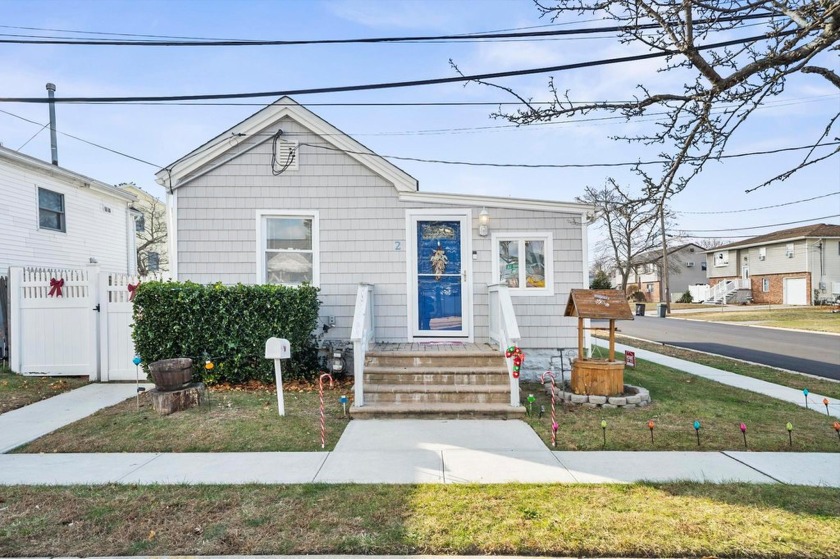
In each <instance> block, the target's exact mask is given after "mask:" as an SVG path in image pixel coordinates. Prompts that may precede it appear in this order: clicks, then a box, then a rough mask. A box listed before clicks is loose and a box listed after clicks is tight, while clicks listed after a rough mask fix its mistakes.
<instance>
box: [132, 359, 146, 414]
mask: <svg viewBox="0 0 840 559" xmlns="http://www.w3.org/2000/svg"><path fill="white" fill-rule="evenodd" d="M131 362H132V363H134V379H135V385H136V387H137V388H136V392H137V395H136V396H135V398H134V399H135V400H137V409H138V410H139V409H140V393H141V392H145V390H146V389H145V388H140V363H142V362H143V360H142V359H140V356H139V355H135V356H134V359H132V360H131Z"/></svg>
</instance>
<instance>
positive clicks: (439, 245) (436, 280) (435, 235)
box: [415, 219, 466, 337]
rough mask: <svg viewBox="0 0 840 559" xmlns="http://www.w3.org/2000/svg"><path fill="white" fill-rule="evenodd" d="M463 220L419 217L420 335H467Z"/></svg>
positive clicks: (418, 321) (418, 306)
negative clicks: (423, 218) (424, 218)
mask: <svg viewBox="0 0 840 559" xmlns="http://www.w3.org/2000/svg"><path fill="white" fill-rule="evenodd" d="M462 223H463V222H462V220H459V219H444V220H417V233H416V234H417V244H416V246H417V254H416V259H417V324H416V325H415V332H416V334H417V335H418V336H429V337H437V336H463V335H466V325H465V321H464V297H463V295H464V294H463V288H464V286H465V285H466V271H465V269H464V262H463V254H462V252H463V249H462V242H461V241H462V239H461V235H462Z"/></svg>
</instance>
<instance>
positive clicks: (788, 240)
mask: <svg viewBox="0 0 840 559" xmlns="http://www.w3.org/2000/svg"><path fill="white" fill-rule="evenodd" d="M837 238H840V237H826V236H821V237H816V236H809V237H806V236H803V235H800V236H799V237H787V238H784V239H776V240H774V241H764V242H763V243H747V244H743V245H731V246H729V247H726V248H721V247H718V248H710V249H709V250H707V251H706V254H713V253H715V252H724V251H727V250H741V249H742V248H754V247H767V246H770V245H780V244H784V243H792V242H795V241H803V240H807V239H837Z"/></svg>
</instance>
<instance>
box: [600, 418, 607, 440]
mask: <svg viewBox="0 0 840 559" xmlns="http://www.w3.org/2000/svg"><path fill="white" fill-rule="evenodd" d="M601 431H602V432H603V434H604V444H603V446H607V420H606V419H602V420H601Z"/></svg>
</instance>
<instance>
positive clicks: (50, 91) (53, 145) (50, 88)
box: [47, 83, 58, 165]
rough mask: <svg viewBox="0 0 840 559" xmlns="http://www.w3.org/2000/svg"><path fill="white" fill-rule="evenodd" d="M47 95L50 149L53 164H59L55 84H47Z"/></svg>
mask: <svg viewBox="0 0 840 559" xmlns="http://www.w3.org/2000/svg"><path fill="white" fill-rule="evenodd" d="M47 95H49V97H50V150H51V152H52V164H53V165H58V140H57V139H56V134H55V84H54V83H48V84H47Z"/></svg>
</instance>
